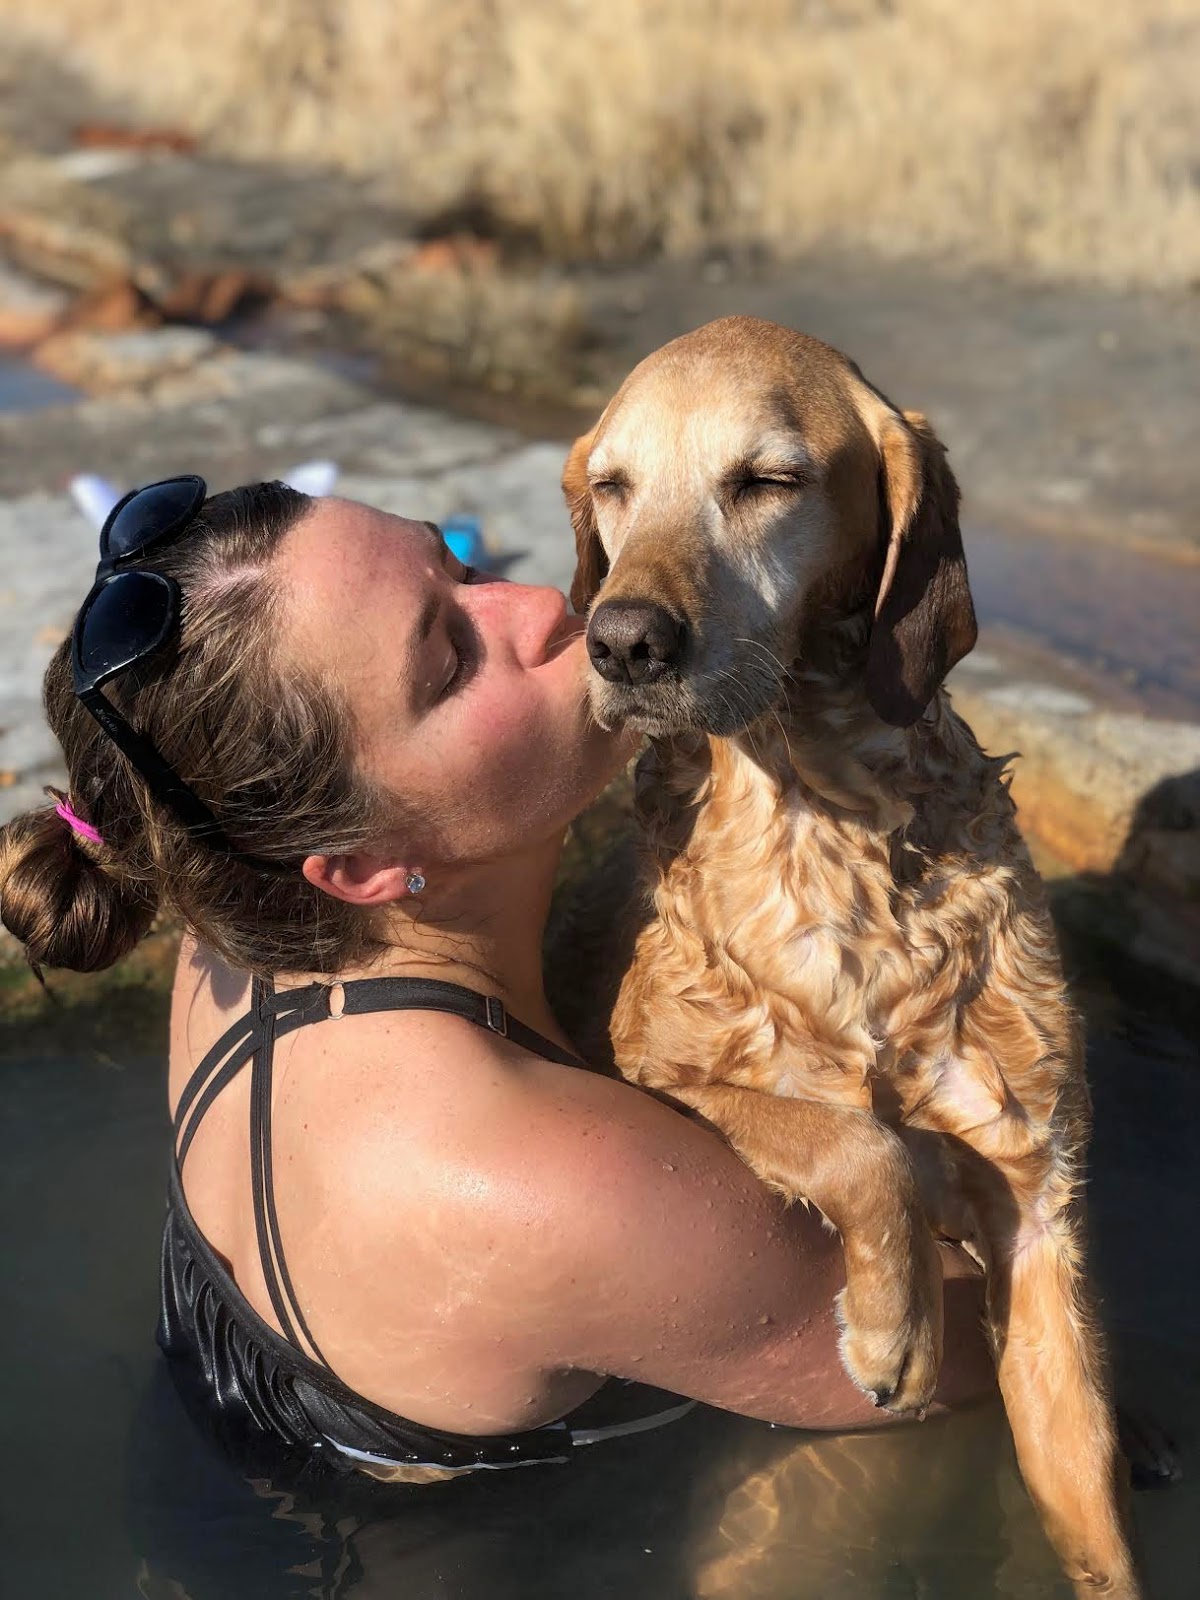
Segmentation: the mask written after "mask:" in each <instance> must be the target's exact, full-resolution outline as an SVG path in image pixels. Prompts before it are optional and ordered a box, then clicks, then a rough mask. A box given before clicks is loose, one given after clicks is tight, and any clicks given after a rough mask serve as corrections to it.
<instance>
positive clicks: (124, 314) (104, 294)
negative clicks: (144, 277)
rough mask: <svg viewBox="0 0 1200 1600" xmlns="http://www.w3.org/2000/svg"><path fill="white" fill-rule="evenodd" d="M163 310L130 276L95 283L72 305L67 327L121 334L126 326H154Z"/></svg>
mask: <svg viewBox="0 0 1200 1600" xmlns="http://www.w3.org/2000/svg"><path fill="white" fill-rule="evenodd" d="M162 320H163V319H162V313H161V312H160V311H159V309H158V307H157V306H156V305H155V304H154V302H153V300H151V298H150V296H149V295H148V294H146V293H145V292H144V290H142V289H139V288H138V286H137V285H136V284H135V283H133V282H131V280H130V279H129V278H117V279H116V280H114V281H113V282H112V283H102V284H97V285H96V287H95V288H94V289H88V290H86V291H85V292H84V293H83V294H81V295H80V296H79V298H78V299H77V300H76V301H75V302H74V304H73V305H72V306H71V309H70V311H69V313H68V314H67V317H66V325H67V326H68V327H70V328H90V329H93V330H94V331H95V332H97V333H123V332H125V331H126V330H127V329H129V328H157V327H158V326H159V324H160V323H161V322H162Z"/></svg>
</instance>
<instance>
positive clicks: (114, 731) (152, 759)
mask: <svg viewBox="0 0 1200 1600" xmlns="http://www.w3.org/2000/svg"><path fill="white" fill-rule="evenodd" d="M75 692H76V694H77V695H78V697H79V700H80V701H81V702H82V704H83V705H84V706H85V707H86V709H87V710H88V711H89V712H90V713H91V715H92V716H93V717H94V718H95V719H96V721H97V722H98V723H99V724H100V726H101V727H102V728H103V729H104V731H105V733H106V734H107V735H108V737H109V738H110V739H111V740H112V742H113V743H114V744H115V745H116V747H117V749H118V750H120V752H121V754H122V755H124V756H126V757H127V758H128V760H129V761H130V762H131V763H132V764H133V767H134V768H135V770H136V771H137V772H139V773H140V774H141V776H142V777H143V778H144V779H145V780H146V783H147V785H148V786H149V789H150V792H151V794H152V795H153V796H154V798H155V799H156V800H158V801H159V802H160V804H162V805H164V806H166V807H167V808H168V810H170V811H172V812H173V813H174V814H175V816H176V817H177V818H178V819H179V821H180V822H182V824H183V826H184V827H185V828H186V829H187V831H188V832H189V833H190V834H191V835H192V837H193V838H195V839H200V840H202V841H203V843H204V844H206V845H207V846H208V847H209V849H212V850H217V851H219V852H220V853H221V854H222V855H228V856H232V857H234V859H235V860H238V861H243V862H245V863H246V865H247V866H252V867H255V868H257V869H258V871H260V872H267V873H270V874H271V875H272V876H276V877H289V878H290V877H294V876H295V869H294V868H291V867H286V866H284V865H283V864H282V863H281V862H278V861H266V860H263V859H262V858H260V857H258V856H251V855H246V854H244V853H243V852H242V851H241V850H238V849H235V847H234V846H233V845H232V844H231V843H230V841H229V838H228V836H227V835H226V833H225V830H224V828H222V827H221V824H220V823H219V822H218V821H217V819H216V817H214V816H213V814H212V812H211V811H210V810H209V809H208V807H207V806H206V805H205V804H204V802H203V800H201V798H200V796H199V795H198V794H197V793H196V792H195V790H194V789H191V788H189V787H188V785H187V784H186V783H184V781H183V779H182V778H180V777H179V776H178V774H177V773H175V772H173V771H172V770H171V768H170V767H169V766H168V765H167V763H166V762H165V761H164V760H163V758H162V757H161V756H160V755H159V753H158V751H157V750H156V749H155V748H154V746H153V745H152V744H151V743H150V742H149V740H148V739H143V738H142V736H141V734H139V733H137V732H136V731H135V730H134V729H133V728H131V727H130V726H129V724H128V723H127V722H126V721H125V719H124V717H122V716H121V715H120V713H119V712H118V711H116V710H115V709H114V708H113V706H112V705H111V703H110V702H109V701H108V700H106V699H105V697H104V696H103V695H102V694H101V693H100V690H99V689H98V688H77V689H76V691H75Z"/></svg>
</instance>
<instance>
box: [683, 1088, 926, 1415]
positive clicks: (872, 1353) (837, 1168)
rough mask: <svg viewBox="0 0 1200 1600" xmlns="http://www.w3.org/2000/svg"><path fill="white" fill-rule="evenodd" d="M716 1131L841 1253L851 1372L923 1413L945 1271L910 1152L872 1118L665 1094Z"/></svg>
mask: <svg viewBox="0 0 1200 1600" xmlns="http://www.w3.org/2000/svg"><path fill="white" fill-rule="evenodd" d="M668 1092H669V1094H670V1095H671V1097H672V1098H673V1099H676V1100H678V1101H681V1102H682V1103H683V1104H685V1105H687V1106H689V1107H690V1108H691V1109H692V1110H693V1111H695V1112H697V1113H698V1114H699V1115H700V1116H701V1117H703V1118H704V1120H705V1121H706V1122H708V1123H710V1124H711V1125H712V1126H713V1127H714V1128H715V1129H717V1130H718V1132H720V1133H722V1134H723V1135H724V1136H725V1138H726V1139H727V1140H728V1141H729V1143H730V1144H731V1145H732V1146H733V1148H734V1149H735V1150H736V1151H737V1153H738V1155H739V1156H741V1158H742V1160H743V1161H744V1162H745V1163H746V1165H747V1166H748V1167H750V1168H751V1170H752V1171H753V1172H755V1173H756V1174H757V1176H758V1177H759V1178H761V1179H762V1181H763V1182H764V1183H766V1184H768V1185H769V1186H770V1187H771V1188H772V1189H775V1190H777V1191H778V1192H779V1193H780V1194H782V1195H784V1196H785V1197H786V1198H787V1199H788V1200H807V1201H811V1202H812V1204H813V1205H815V1206H816V1207H817V1208H818V1209H819V1210H820V1211H821V1212H822V1214H823V1215H824V1216H826V1217H827V1218H828V1219H829V1221H830V1222H831V1223H832V1224H833V1225H834V1227H836V1228H837V1230H838V1232H839V1233H840V1234H841V1236H842V1245H843V1248H844V1250H845V1256H846V1287H845V1289H844V1290H843V1291H842V1293H841V1294H840V1295H839V1296H838V1314H839V1318H840V1320H841V1323H842V1330H843V1331H842V1340H841V1353H842V1361H843V1364H844V1365H845V1367H846V1370H847V1372H848V1373H849V1374H850V1376H851V1377H852V1378H853V1379H854V1381H855V1383H856V1384H858V1386H859V1388H860V1389H862V1390H863V1391H864V1393H866V1394H867V1395H869V1396H870V1398H871V1399H872V1400H873V1401H874V1402H875V1404H876V1405H879V1406H885V1407H886V1408H887V1409H888V1410H889V1411H895V1412H908V1411H922V1410H923V1409H924V1408H925V1407H926V1406H927V1405H928V1404H929V1401H930V1399H931V1398H932V1396H933V1391H934V1386H935V1384H936V1382H937V1377H938V1369H939V1367H940V1365H941V1358H942V1272H941V1264H940V1262H939V1260H938V1256H937V1249H936V1246H935V1244H934V1241H933V1236H932V1234H931V1232H930V1230H929V1226H928V1223H927V1222H926V1220H925V1215H924V1212H923V1210H922V1208H921V1202H920V1197H919V1195H918V1192H917V1184H916V1178H915V1174H914V1172H913V1168H912V1163H911V1162H910V1160H909V1157H908V1153H907V1151H906V1150H905V1148H904V1146H903V1144H902V1143H901V1141H900V1140H899V1138H897V1136H896V1135H895V1134H894V1133H893V1132H892V1131H891V1130H890V1129H889V1128H886V1127H885V1126H884V1125H883V1124H882V1123H881V1122H879V1121H878V1120H877V1119H876V1118H875V1117H874V1116H873V1115H872V1113H871V1112H869V1111H862V1110H858V1109H856V1108H854V1107H849V1106H839V1105H827V1104H824V1103H823V1102H821V1101H817V1100H801V1099H793V1098H790V1097H784V1096H780V1095H770V1094H761V1093H759V1092H758V1091H757V1090H754V1089H743V1088H739V1087H736V1086H734V1085H731V1084H723V1083H707V1084H687V1083H678V1084H673V1085H672V1086H671V1088H670V1090H669V1091H668Z"/></svg>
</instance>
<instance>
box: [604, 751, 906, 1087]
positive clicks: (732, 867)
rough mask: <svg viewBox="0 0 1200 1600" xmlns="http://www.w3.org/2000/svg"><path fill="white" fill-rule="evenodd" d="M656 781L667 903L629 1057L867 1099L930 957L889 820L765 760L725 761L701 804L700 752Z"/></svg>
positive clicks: (650, 821) (631, 1015)
mask: <svg viewBox="0 0 1200 1600" xmlns="http://www.w3.org/2000/svg"><path fill="white" fill-rule="evenodd" d="M655 779H656V781H655V783H654V785H653V787H652V789H650V786H647V788H648V789H650V792H649V794H648V795H647V794H643V796H642V801H643V804H642V806H641V809H642V813H643V823H644V825H645V826H646V828H647V835H648V839H649V842H650V844H651V847H652V848H653V849H655V850H656V852H657V856H658V871H659V878H658V882H657V886H656V889H655V892H654V913H655V915H654V919H653V921H652V922H651V923H650V924H649V925H648V927H647V928H646V929H645V930H643V933H642V935H641V938H640V940H639V945H638V952H637V958H636V960H635V964H634V968H633V970H632V971H631V973H630V975H629V978H628V979H627V981H626V986H625V991H624V993H623V1001H624V1002H625V1003H624V1004H622V1005H621V1006H619V1007H618V1011H617V1014H616V1016H615V1018H614V1024H615V1027H614V1045H615V1047H616V1050H617V1056H618V1060H620V1061H622V1064H623V1066H626V1070H628V1063H630V1061H631V1057H635V1058H637V1059H638V1060H639V1061H640V1068H639V1069H635V1074H636V1075H637V1076H639V1077H641V1078H642V1081H647V1082H659V1083H663V1082H664V1080H663V1079H662V1077H661V1070H662V1069H661V1068H660V1067H659V1066H658V1065H657V1063H660V1062H662V1061H664V1060H668V1061H675V1060H678V1058H679V1054H680V1052H681V1051H685V1052H686V1057H687V1059H688V1061H689V1066H688V1069H687V1070H688V1075H689V1076H693V1077H694V1076H697V1075H699V1076H705V1077H719V1078H720V1079H722V1080H723V1081H726V1082H735V1083H744V1084H746V1085H747V1086H753V1087H756V1088H762V1089H769V1090H770V1091H771V1092H773V1093H778V1094H805V1095H807V1094H811V1093H813V1092H814V1087H815V1086H819V1092H820V1093H821V1094H823V1095H824V1096H826V1097H830V1098H835V1099H838V1100H842V1101H847V1102H849V1103H856V1104H867V1103H869V1099H870V1093H871V1091H870V1086H869V1082H868V1080H869V1077H870V1076H871V1074H873V1073H876V1072H878V1071H879V1070H880V1068H881V1066H883V1067H886V1065H887V1062H888V1060H889V1059H890V1056H891V1053H892V1045H891V1039H890V1031H889V1017H890V1015H891V1012H892V1011H893V1009H894V1006H895V1002H896V999H897V998H898V997H899V996H901V995H904V994H911V993H912V992H913V990H914V988H915V987H916V986H917V985H918V982H919V978H920V972H921V966H922V958H921V953H920V951H919V950H915V949H914V947H913V945H912V943H911V941H910V940H909V938H908V936H907V932H906V920H907V909H906V907H907V895H908V892H909V891H908V890H907V889H905V888H903V887H902V886H900V885H898V884H897V881H896V877H895V874H894V871H893V865H892V860H891V847H890V845H889V841H888V837H887V835H886V833H883V832H881V831H880V829H879V827H878V826H877V825H873V824H872V822H871V821H869V820H866V819H864V818H863V817H862V816H856V815H855V814H853V813H851V812H850V811H848V810H844V809H841V808H834V807H830V806H828V805H823V804H822V803H821V801H820V798H819V796H817V795H815V794H814V793H813V792H812V791H811V790H810V789H809V788H808V787H807V786H806V785H805V784H804V783H802V782H800V781H798V780H793V781H790V782H788V783H786V784H781V783H780V781H779V779H778V777H777V776H775V775H772V774H771V773H770V772H769V771H767V770H764V768H763V767H761V766H760V765H758V764H756V763H755V762H753V761H748V760H744V759H742V760H738V759H730V760H728V761H726V762H724V763H720V762H714V764H713V766H712V767H711V768H710V770H709V771H708V772H707V774H706V775H705V776H704V777H703V778H702V779H701V780H699V782H700V788H699V793H700V794H701V796H702V798H701V801H700V803H699V804H696V803H695V796H696V794H697V789H696V788H695V787H694V786H693V787H691V789H690V792H689V783H692V784H693V785H694V783H695V782H696V775H695V773H691V774H689V772H688V770H687V768H686V764H684V763H677V764H676V765H675V766H674V767H673V768H672V769H667V770H662V769H660V770H659V771H658V772H656V774H655ZM668 1070H669V1071H671V1072H675V1070H676V1069H674V1068H671V1069H668ZM676 1081H678V1079H677V1078H676Z"/></svg>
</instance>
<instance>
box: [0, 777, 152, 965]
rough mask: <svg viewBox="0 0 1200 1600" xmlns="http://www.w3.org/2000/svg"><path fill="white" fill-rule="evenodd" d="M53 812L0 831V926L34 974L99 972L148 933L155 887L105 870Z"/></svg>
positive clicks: (99, 855) (33, 814)
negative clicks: (55, 969) (47, 971)
mask: <svg viewBox="0 0 1200 1600" xmlns="http://www.w3.org/2000/svg"><path fill="white" fill-rule="evenodd" d="M103 856H104V847H103V846H102V845H92V844H90V843H84V842H83V841H82V840H81V839H80V838H79V837H78V836H77V835H76V834H75V832H74V830H73V829H72V828H71V827H70V825H69V824H68V823H66V822H64V821H63V819H62V818H61V817H60V816H59V815H58V813H57V812H56V811H55V809H54V807H53V806H41V807H39V808H38V809H37V810H36V811H26V812H25V813H24V814H23V815H21V816H19V817H14V819H13V820H12V821H11V822H10V823H9V824H8V826H7V827H5V828H0V922H2V923H3V924H4V926H5V927H6V928H7V929H8V931H9V932H10V933H11V934H12V935H13V936H14V938H16V939H18V940H20V942H21V944H23V945H24V946H25V953H26V955H27V957H28V959H29V962H30V964H31V965H32V966H33V967H34V968H41V967H67V968H69V969H70V970H71V971H74V972H99V971H100V970H101V969H102V968H104V967H111V966H112V964H113V962H114V961H119V960H120V959H121V957H122V956H124V955H128V953H129V952H130V951H131V950H132V949H133V947H134V945H136V944H137V942H138V940H139V939H141V938H142V937H143V936H144V935H145V934H146V933H147V932H148V931H149V928H150V924H151V922H152V921H153V920H154V913H155V911H156V909H157V905H158V900H157V896H156V894H155V893H154V890H153V889H152V887H151V886H150V885H149V884H147V883H144V882H141V881H139V880H138V879H136V878H133V877H131V876H130V875H129V874H127V873H123V872H121V871H120V870H119V869H115V868H111V867H108V866H106V865H105V864H104V860H103Z"/></svg>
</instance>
